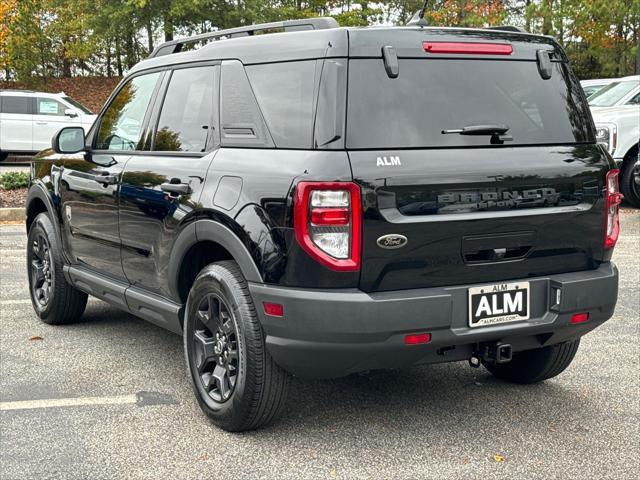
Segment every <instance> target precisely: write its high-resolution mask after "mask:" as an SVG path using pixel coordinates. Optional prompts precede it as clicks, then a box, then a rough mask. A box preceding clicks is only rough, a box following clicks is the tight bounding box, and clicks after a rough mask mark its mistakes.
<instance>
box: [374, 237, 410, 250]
mask: <svg viewBox="0 0 640 480" xmlns="http://www.w3.org/2000/svg"><path fill="white" fill-rule="evenodd" d="M377 243H378V246H379V247H380V248H386V249H387V250H392V249H394V248H402V247H404V246H405V245H406V244H407V237H405V236H404V235H399V234H397V233H390V234H389V235H383V236H381V237H380V238H379V239H378V241H377Z"/></svg>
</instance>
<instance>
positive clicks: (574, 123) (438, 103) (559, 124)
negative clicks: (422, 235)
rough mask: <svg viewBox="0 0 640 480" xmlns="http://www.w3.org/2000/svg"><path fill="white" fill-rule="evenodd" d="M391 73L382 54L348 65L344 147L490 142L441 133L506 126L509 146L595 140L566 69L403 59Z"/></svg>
mask: <svg viewBox="0 0 640 480" xmlns="http://www.w3.org/2000/svg"><path fill="white" fill-rule="evenodd" d="M399 63H400V74H399V76H398V77H397V78H389V77H388V76H387V73H386V71H385V68H384V64H383V62H382V60H381V59H366V60H351V61H350V62H349V98H348V108H347V112H348V114H347V147H348V148H371V149H394V148H421V147H463V146H478V145H481V146H485V145H490V136H489V135H486V136H467V135H457V134H448V135H444V134H442V131H443V130H450V129H459V128H463V127H465V126H470V125H487V124H493V125H495V124H505V125H508V126H509V131H508V134H509V135H511V136H513V141H511V142H506V143H505V145H525V144H550V143H576V142H578V143H580V142H590V141H593V134H592V131H591V127H590V122H589V118H590V115H589V110H588V106H587V105H586V103H585V102H583V100H582V91H581V87H580V85H579V84H578V83H577V82H576V81H575V80H573V79H572V78H571V77H570V75H569V74H568V71H567V69H566V66H565V65H563V64H561V63H553V75H552V77H551V78H550V79H549V80H543V79H542V78H541V77H540V74H539V73H538V67H537V64H536V62H527V61H504V60H502V61H500V60H481V61H478V60H452V59H437V60H436V59H434V60H431V59H430V60H413V59H401V60H400V61H399Z"/></svg>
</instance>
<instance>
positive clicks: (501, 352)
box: [479, 342, 512, 364]
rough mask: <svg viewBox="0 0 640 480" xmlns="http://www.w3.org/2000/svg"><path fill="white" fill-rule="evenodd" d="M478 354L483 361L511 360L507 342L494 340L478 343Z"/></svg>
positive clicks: (494, 362) (499, 361) (493, 362)
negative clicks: (492, 341)
mask: <svg viewBox="0 0 640 480" xmlns="http://www.w3.org/2000/svg"><path fill="white" fill-rule="evenodd" d="M479 356H480V357H481V358H482V361H483V362H485V363H491V364H499V363H507V362H510V361H511V358H512V351H511V345H510V344H508V343H502V342H494V343H483V344H480V349H479Z"/></svg>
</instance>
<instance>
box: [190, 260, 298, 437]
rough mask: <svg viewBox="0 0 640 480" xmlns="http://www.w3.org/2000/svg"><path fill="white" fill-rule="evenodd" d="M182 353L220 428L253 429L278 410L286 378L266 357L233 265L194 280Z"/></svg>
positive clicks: (255, 318)
mask: <svg viewBox="0 0 640 480" xmlns="http://www.w3.org/2000/svg"><path fill="white" fill-rule="evenodd" d="M216 334H217V336H216ZM184 351H185V358H186V362H187V369H188V371H189V378H191V382H192V385H193V389H194V392H195V394H196V398H197V400H198V403H199V404H200V407H201V408H202V411H203V412H204V413H205V414H206V415H207V416H208V417H209V419H210V420H211V421H212V422H213V423H214V424H215V425H217V426H218V427H220V428H222V429H224V430H227V431H229V432H239V431H245V430H253V429H256V428H260V427H262V426H265V425H267V424H268V423H270V422H272V421H273V420H274V419H275V418H276V417H277V416H278V415H279V414H280V412H281V411H282V408H283V407H284V404H285V400H286V394H287V390H288V385H289V375H288V374H287V373H286V372H285V371H284V370H282V369H281V368H280V367H279V366H278V365H277V364H276V363H275V362H274V361H273V359H272V358H271V356H270V355H269V352H267V349H266V347H265V338H264V333H263V331H262V327H261V325H260V321H259V320H258V316H257V315H256V310H255V306H254V304H253V300H252V299H251V294H250V293H249V289H248V287H247V282H246V281H245V279H244V277H243V276H242V273H241V272H240V269H239V268H238V265H237V264H236V263H235V262H233V261H223V262H218V263H213V264H211V265H208V266H207V267H205V268H204V269H203V270H202V271H201V272H200V273H199V274H198V276H197V277H196V280H195V282H194V283H193V286H192V287H191V290H190V292H189V298H188V300H187V306H186V314H185V320H184ZM225 352H226V353H225Z"/></svg>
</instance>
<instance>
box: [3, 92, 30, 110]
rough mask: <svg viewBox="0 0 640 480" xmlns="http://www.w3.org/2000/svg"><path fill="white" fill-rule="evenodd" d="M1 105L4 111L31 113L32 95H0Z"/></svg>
mask: <svg viewBox="0 0 640 480" xmlns="http://www.w3.org/2000/svg"><path fill="white" fill-rule="evenodd" d="M0 105H1V106H2V113H24V114H28V113H31V112H30V110H31V108H30V105H31V97H11V96H8V95H7V96H2V97H0Z"/></svg>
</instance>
